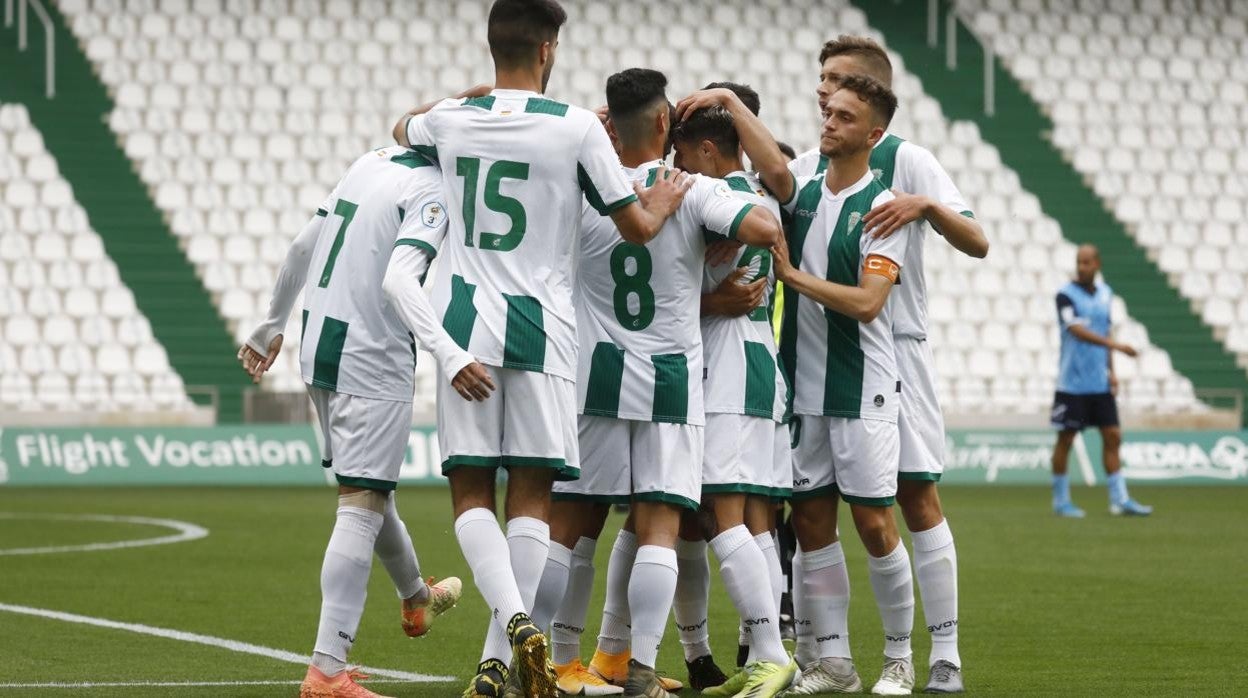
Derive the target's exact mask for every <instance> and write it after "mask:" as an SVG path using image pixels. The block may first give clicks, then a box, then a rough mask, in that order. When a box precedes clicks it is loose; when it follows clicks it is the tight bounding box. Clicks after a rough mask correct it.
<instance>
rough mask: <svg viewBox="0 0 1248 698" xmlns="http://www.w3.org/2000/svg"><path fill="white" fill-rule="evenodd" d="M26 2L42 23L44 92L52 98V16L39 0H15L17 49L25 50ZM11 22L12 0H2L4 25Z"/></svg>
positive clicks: (53, 67)
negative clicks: (44, 56)
mask: <svg viewBox="0 0 1248 698" xmlns="http://www.w3.org/2000/svg"><path fill="white" fill-rule="evenodd" d="M26 3H30V6H31V8H32V9H34V11H35V14H36V15H38V16H39V21H40V22H42V23H43V33H44V37H45V39H46V40H45V41H44V49H45V50H46V52H47V58H46V60H45V64H46V67H45V78H46V79H45V82H46V83H47V87H46V90H45V94H47V96H48V99H52V98H53V97H55V96H56V34H55V31H54V27H53V25H52V16H51V15H49V14H48V10H47V9H46V8H45V7H44V6H43V3H42V2H40V0H17V48H18V50H19V51H25V50H26ZM12 24H13V0H4V26H6V27H8V26H12Z"/></svg>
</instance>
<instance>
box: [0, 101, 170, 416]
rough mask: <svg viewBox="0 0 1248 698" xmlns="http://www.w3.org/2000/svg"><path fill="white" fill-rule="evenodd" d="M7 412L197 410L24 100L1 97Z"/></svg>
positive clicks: (2, 395)
mask: <svg viewBox="0 0 1248 698" xmlns="http://www.w3.org/2000/svg"><path fill="white" fill-rule="evenodd" d="M0 192H2V193H3V196H0V319H2V321H3V323H4V342H3V343H0V411H5V410H10V411H18V410H20V411H24V412H32V411H33V412H39V411H50V410H88V411H112V410H139V411H148V410H175V411H177V410H188V409H190V408H191V404H190V402H189V400H188V399H187V396H186V391H185V389H184V388H183V385H182V379H181V378H180V377H179V376H178V374H177V373H175V372H174V371H173V370H172V369H171V368H170V366H169V360H168V358H167V357H166V355H165V350H164V348H163V347H162V346H161V345H160V343H159V342H158V341H156V339H155V338H154V337H153V336H152V329H151V326H150V325H149V324H148V321H147V318H146V317H144V315H143V314H142V313H141V312H139V310H138V308H137V307H136V306H135V302H134V295H133V294H132V293H131V292H130V289H129V288H127V287H126V285H125V284H123V283H122V281H121V279H120V277H119V276H118V274H117V266H116V265H115V264H114V263H113V261H112V260H111V259H109V258H108V256H107V255H106V254H105V253H104V245H103V243H102V241H101V240H100V236H99V234H97V233H96V232H95V230H93V229H92V228H91V226H90V224H89V222H88V221H87V217H86V214H85V213H84V211H83V210H82V207H81V206H79V205H78V203H77V202H76V201H75V199H74V192H73V190H72V189H71V188H70V186H69V184H68V182H66V181H65V179H64V178H63V177H62V176H61V173H60V171H59V170H58V168H57V164H56V160H55V159H54V158H52V156H51V155H49V154H48V152H47V150H46V149H45V148H44V144H43V138H42V136H41V134H40V133H39V131H38V130H36V129H35V127H34V126H33V125H32V124H31V122H30V115H29V113H28V112H27V111H26V108H25V107H24V106H23V105H21V104H0Z"/></svg>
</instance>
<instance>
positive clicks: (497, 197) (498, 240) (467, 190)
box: [455, 157, 529, 252]
mask: <svg viewBox="0 0 1248 698" xmlns="http://www.w3.org/2000/svg"><path fill="white" fill-rule="evenodd" d="M455 174H457V175H459V176H460V177H463V178H464V246H466V247H473V246H474V245H473V241H472V238H473V233H474V232H475V231H474V228H475V227H476V222H477V183H478V182H479V181H480V179H481V158H464V157H461V158H456V159H455ZM528 178H529V164H528V163H527V162H515V161H512V160H499V161H498V162H495V163H494V164H492V165H490V169H489V170H488V171H486V173H485V195H484V197H483V198H484V200H485V207H486V208H488V209H489V210H491V211H495V212H497V213H501V214H503V215H505V216H507V217H508V218H510V219H511V228H510V229H509V230H508V231H507V232H506V233H503V234H499V233H481V239H480V240H479V241H478V242H477V245H476V246H477V247H480V248H481V249H483V250H494V251H495V252H510V251H511V250H514V249H516V247H517V246H519V244H520V241H521V240H523V239H524V231H525V228H526V227H527V225H528V216H526V215H525V213H524V205H523V204H521V203H520V201H519V200H518V199H515V198H513V197H510V196H507V195H506V194H503V193H502V192H500V191H499V185H500V184H501V183H502V181H503V180H504V179H517V180H521V181H524V180H527V179H528Z"/></svg>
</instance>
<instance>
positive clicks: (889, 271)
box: [862, 254, 901, 283]
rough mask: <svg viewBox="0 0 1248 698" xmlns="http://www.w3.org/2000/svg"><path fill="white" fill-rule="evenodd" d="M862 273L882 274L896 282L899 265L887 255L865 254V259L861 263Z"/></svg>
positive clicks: (899, 273) (899, 269)
mask: <svg viewBox="0 0 1248 698" xmlns="http://www.w3.org/2000/svg"><path fill="white" fill-rule="evenodd" d="M862 273H863V274H875V275H876V276H882V277H884V278H886V279H888V280H889V281H892V282H894V283H896V281H897V277H898V276H901V267H899V266H897V263H896V262H894V261H893V260H891V259H889V258H888V257H885V256H883V255H878V254H872V255H867V259H866V261H864V262H863V263H862Z"/></svg>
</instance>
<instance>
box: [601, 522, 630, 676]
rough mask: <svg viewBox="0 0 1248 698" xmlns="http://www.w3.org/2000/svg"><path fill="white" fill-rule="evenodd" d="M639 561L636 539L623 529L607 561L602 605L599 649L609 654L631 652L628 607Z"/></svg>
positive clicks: (616, 538)
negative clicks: (630, 589)
mask: <svg viewBox="0 0 1248 698" xmlns="http://www.w3.org/2000/svg"><path fill="white" fill-rule="evenodd" d="M636 557H637V536H635V535H633V534H632V533H629V532H628V531H625V530H623V529H620V533H619V535H617V536H616V537H615V545H613V546H611V557H610V558H608V559H607V597H606V599H605V600H604V601H603V604H602V628H601V629H600V630H599V631H598V649H600V650H602V651H603V652H605V653H607V654H619V653H620V652H624V651H627V650H628V643H629V638H630V637H631V636H632V622H633V620H632V615H631V614H630V613H629V606H628V580H629V577H631V576H632V574H633V564H634V562H635V560H636Z"/></svg>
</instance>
